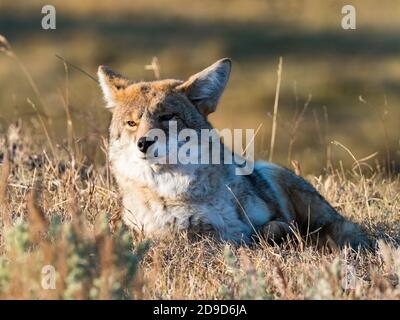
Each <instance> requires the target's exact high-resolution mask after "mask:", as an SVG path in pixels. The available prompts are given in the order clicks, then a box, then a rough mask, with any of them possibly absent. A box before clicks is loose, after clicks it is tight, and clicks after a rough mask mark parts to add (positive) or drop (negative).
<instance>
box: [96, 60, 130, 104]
mask: <svg viewBox="0 0 400 320" xmlns="http://www.w3.org/2000/svg"><path fill="white" fill-rule="evenodd" d="M97 75H98V77H99V84H100V87H101V89H102V91H103V95H104V100H105V101H106V103H107V105H106V108H114V107H115V106H116V105H117V103H116V100H117V97H118V95H119V94H120V92H121V91H122V90H123V89H125V88H126V87H127V86H128V85H129V80H128V79H126V78H124V77H123V76H121V75H120V74H118V73H116V72H114V71H112V70H111V69H110V68H109V67H107V66H100V67H99V70H98V72H97Z"/></svg>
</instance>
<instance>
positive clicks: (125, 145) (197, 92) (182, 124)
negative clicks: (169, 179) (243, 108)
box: [98, 58, 231, 167]
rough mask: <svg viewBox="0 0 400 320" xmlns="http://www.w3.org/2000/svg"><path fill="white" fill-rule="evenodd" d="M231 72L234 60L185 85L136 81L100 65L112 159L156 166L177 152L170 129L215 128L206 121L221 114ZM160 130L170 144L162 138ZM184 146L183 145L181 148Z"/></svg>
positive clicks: (207, 69)
mask: <svg viewBox="0 0 400 320" xmlns="http://www.w3.org/2000/svg"><path fill="white" fill-rule="evenodd" d="M230 69H231V61H230V59H227V58H225V59H222V60H219V61H217V62H216V63H214V64H213V65H211V66H210V67H208V68H206V69H204V70H203V71H201V72H199V73H197V74H195V75H193V76H191V77H190V78H189V79H188V80H186V81H180V80H171V79H168V80H159V81H152V82H133V81H130V80H128V79H126V78H125V77H123V76H121V75H119V74H117V73H116V72H114V71H112V70H111V69H110V68H108V67H106V66H100V67H99V70H98V76H99V81H100V85H101V88H102V90H103V94H104V98H105V101H106V103H107V108H109V109H111V111H112V121H111V126H110V148H111V151H110V154H111V156H112V153H113V154H114V156H113V157H114V158H117V157H120V158H123V159H124V166H125V167H132V166H135V165H136V166H137V165H140V164H152V163H153V162H154V159H157V162H159V161H160V159H166V158H168V156H169V154H170V153H171V152H177V150H176V149H173V148H172V147H171V145H170V142H169V141H171V139H170V138H171V137H170V135H171V128H174V129H176V132H178V133H179V132H181V131H182V130H184V129H192V131H193V129H194V130H195V132H198V133H200V131H201V129H211V125H210V124H209V122H208V120H207V117H208V115H209V114H210V113H212V112H214V111H215V110H216V107H217V104H218V100H219V98H220V97H221V95H222V92H223V91H224V88H225V86H226V84H227V82H228V78H229V74H230ZM160 132H161V133H163V134H164V136H165V138H166V140H165V141H162V140H163V139H160V136H159V135H158V134H157V133H160ZM172 140H173V139H172ZM161 144H162V146H161ZM181 145H182V144H179V142H178V144H177V149H178V150H179V148H180V146H181ZM186 147H187V146H186ZM167 163H168V161H167Z"/></svg>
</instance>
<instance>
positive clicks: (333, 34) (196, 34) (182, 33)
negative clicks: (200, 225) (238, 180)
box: [0, 0, 400, 299]
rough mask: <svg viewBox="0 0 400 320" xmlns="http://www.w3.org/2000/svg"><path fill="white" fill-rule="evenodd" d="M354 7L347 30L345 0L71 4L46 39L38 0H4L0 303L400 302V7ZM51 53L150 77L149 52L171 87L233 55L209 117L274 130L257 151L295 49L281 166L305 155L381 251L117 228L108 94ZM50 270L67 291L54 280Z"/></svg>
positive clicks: (0, 30) (284, 106) (279, 139)
mask: <svg viewBox="0 0 400 320" xmlns="http://www.w3.org/2000/svg"><path fill="white" fill-rule="evenodd" d="M352 2H353V4H354V5H355V6H356V7H357V12H358V15H357V26H358V28H357V31H354V32H353V31H352V32H345V31H343V30H342V29H341V28H340V19H341V14H340V8H341V6H342V5H343V4H345V3H347V2H345V1H326V2H325V1H324V2H322V1H321V2H318V4H317V2H316V1H311V0H301V1H300V0H296V1H285V4H284V5H282V1H273V0H269V1H259V0H251V1H239V0H234V1H229V5H227V2H226V1H223V0H220V1H211V0H210V1H202V2H201V3H202V4H200V2H198V3H197V2H196V3H194V4H193V7H191V8H190V10H188V8H187V6H182V5H181V2H179V1H175V0H173V1H169V2H168V5H166V4H165V3H164V2H162V1H144V0H137V1H134V2H131V1H119V2H118V4H115V1H107V0H97V1H94V0H88V1H84V2H83V1H75V0H74V1H68V2H65V1H58V0H57V1H52V3H53V4H54V5H55V6H56V8H57V30H56V31H54V32H52V31H48V32H47V31H46V32H45V31H43V30H42V29H40V19H41V15H40V8H41V6H42V5H43V4H42V1H38V0H33V1H29V2H27V3H24V4H23V5H22V4H21V3H17V2H16V1H9V0H3V1H1V2H0V34H1V35H3V36H5V37H6V38H1V39H0V217H1V221H0V224H1V226H0V228H1V229H0V298H2V299H12V298H16V299H38V298H42V299H54V298H55V299H87V298H91V299H108V298H113V299H130V298H135V299H141V298H147V299H208V298H209V299H232V298H235V299H236V298H237V299H399V298H400V285H399V281H400V248H399V244H400V176H399V168H400V135H399V130H398V119H400V108H399V107H398V106H399V104H400V90H399V89H400V87H399V83H400V64H399V61H398V55H399V53H400V46H399V45H398V44H399V43H400V42H399V40H400V39H399V34H400V33H399V28H400V20H399V19H398V18H397V17H398V15H399V12H400V4H397V3H396V4H394V3H393V1H386V0H382V1H379V3H377V2H376V1H370V0H362V1H361V0H354V1H352ZM132 3H133V4H132ZM5 39H7V41H6V40H5ZM10 46H11V47H10ZM55 55H59V56H61V57H63V58H65V59H67V60H68V61H69V62H70V63H72V64H74V65H75V66H78V67H79V68H81V69H83V70H85V71H86V72H88V73H89V74H90V75H95V73H96V69H97V66H98V65H99V64H109V65H111V66H112V67H113V68H114V69H116V70H118V71H120V72H122V73H124V74H126V75H127V76H129V77H130V78H133V79H145V80H152V79H154V73H153V72H152V71H148V70H146V69H145V67H144V66H145V65H147V64H148V63H150V62H151V60H152V58H153V56H157V57H158V61H159V63H160V71H161V77H174V78H175V77H176V78H182V79H183V78H186V77H187V76H189V75H190V74H193V73H195V72H197V71H199V70H200V69H202V68H204V67H206V66H207V65H209V64H211V63H212V62H214V61H215V60H217V59H219V58H221V57H224V56H230V57H232V58H233V63H234V64H233V73H232V77H231V81H230V83H229V86H228V88H227V91H226V93H225V94H224V96H223V98H222V101H221V105H220V107H219V110H218V112H217V113H215V114H214V115H212V116H211V122H212V123H213V124H214V125H215V126H216V127H218V128H225V127H228V128H254V129H256V128H257V127H259V126H260V125H261V130H260V131H259V133H258V135H257V140H256V143H255V145H256V155H257V158H261V159H267V158H268V156H269V154H268V151H269V147H270V145H269V141H270V136H271V128H272V126H271V124H272V117H271V113H272V112H273V102H274V98H275V87H276V80H277V74H276V69H277V65H278V59H279V57H280V56H282V57H283V71H282V86H281V91H280V101H279V110H278V117H277V124H278V125H277V131H276V144H275V152H274V161H276V162H278V163H280V164H283V165H287V166H290V165H291V160H295V162H296V163H298V164H299V165H300V167H301V169H302V171H301V174H302V175H304V176H305V177H306V178H307V179H308V180H309V181H310V182H311V183H312V184H313V185H314V186H315V187H316V188H317V189H318V190H319V191H320V192H321V193H322V194H323V195H324V196H325V197H326V198H327V199H328V200H329V201H330V202H331V203H332V204H333V206H334V207H335V208H337V209H338V210H339V211H340V212H341V213H342V214H343V215H344V216H346V217H348V218H350V219H352V220H353V221H355V222H358V223H360V224H361V225H362V226H363V227H364V228H365V229H366V230H367V232H368V233H369V234H370V236H371V237H373V238H374V239H376V240H378V248H377V251H376V252H373V253H372V252H358V253H355V252H351V251H350V250H348V249H344V250H341V251H335V252H328V251H326V252H325V251H318V250H315V249H314V248H313V247H311V246H309V245H307V243H306V241H305V240H304V239H297V240H296V239H292V240H290V241H288V242H286V243H285V244H283V245H282V246H271V245H268V244H264V243H262V244H261V245H259V246H255V247H252V248H248V247H234V246H232V245H229V244H225V243H214V242H212V241H210V240H209V239H206V238H204V239H201V240H199V241H198V242H195V243H192V242H189V241H188V240H187V238H186V235H185V234H182V235H179V236H176V237H171V238H170V239H165V241H153V240H149V239H143V238H140V237H138V236H134V235H132V234H131V233H130V231H129V230H126V228H125V227H124V226H122V224H121V222H120V221H119V213H120V211H121V205H120V196H119V193H118V190H117V188H116V185H115V182H114V180H113V177H112V176H111V174H110V172H109V168H108V163H107V156H106V155H107V148H108V142H107V140H108V139H107V128H108V123H109V120H110V114H109V113H108V112H106V111H105V110H104V108H103V104H104V103H103V101H102V98H101V93H100V90H99V88H98V84H97V83H96V82H95V81H93V79H90V77H88V76H87V75H85V74H83V73H82V72H80V71H78V70H76V69H75V68H74V67H72V66H71V65H65V64H63V61H61V60H60V59H58V58H57V57H55ZM111 231H113V232H111ZM46 265H52V266H54V267H55V271H56V280H55V288H56V289H54V290H44V289H43V286H42V285H43V279H44V274H43V273H42V271H43V269H42V268H43V267H44V266H46Z"/></svg>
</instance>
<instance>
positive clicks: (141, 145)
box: [137, 137, 156, 153]
mask: <svg viewBox="0 0 400 320" xmlns="http://www.w3.org/2000/svg"><path fill="white" fill-rule="evenodd" d="M154 142H156V141H155V140H148V138H146V137H141V138H140V139H139V140H138V142H137V146H138V149H139V150H140V151H141V152H143V153H146V152H147V149H148V148H150V146H151V145H152V144H153V143H154Z"/></svg>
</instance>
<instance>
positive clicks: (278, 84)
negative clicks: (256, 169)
mask: <svg viewBox="0 0 400 320" xmlns="http://www.w3.org/2000/svg"><path fill="white" fill-rule="evenodd" d="M277 76H278V79H277V83H276V91H275V102H274V114H273V118H272V133H271V144H270V149H269V159H268V160H269V161H270V162H271V161H272V159H273V156H274V147H275V136H276V122H277V116H278V105H279V92H280V88H281V77H282V57H279V65H278V70H277Z"/></svg>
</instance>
